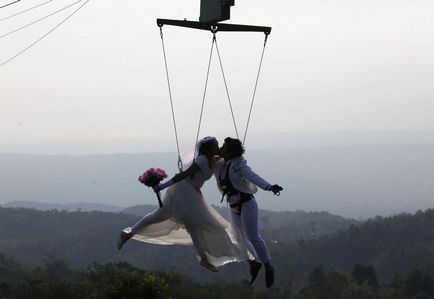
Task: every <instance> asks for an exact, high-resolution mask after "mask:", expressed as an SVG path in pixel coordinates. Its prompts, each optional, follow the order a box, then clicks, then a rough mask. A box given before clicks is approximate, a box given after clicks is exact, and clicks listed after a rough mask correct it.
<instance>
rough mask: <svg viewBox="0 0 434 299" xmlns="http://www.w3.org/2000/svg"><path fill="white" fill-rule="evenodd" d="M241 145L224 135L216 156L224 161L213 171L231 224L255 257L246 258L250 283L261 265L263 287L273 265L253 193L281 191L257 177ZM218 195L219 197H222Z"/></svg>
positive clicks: (270, 280)
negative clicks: (262, 190) (261, 190)
mask: <svg viewBox="0 0 434 299" xmlns="http://www.w3.org/2000/svg"><path fill="white" fill-rule="evenodd" d="M243 153H244V148H243V145H242V143H241V141H240V140H239V139H234V138H230V137H227V138H226V139H225V142H224V144H223V146H222V147H221V148H220V156H221V157H222V158H223V159H224V164H223V165H222V166H221V167H220V168H219V169H218V170H217V171H218V173H216V177H217V181H218V185H219V187H220V189H221V191H222V192H223V198H224V197H225V196H226V200H227V202H228V204H229V206H230V207H231V224H232V226H233V228H234V230H235V232H236V234H237V237H238V239H239V240H241V241H242V242H245V243H246V245H247V247H248V248H249V250H250V251H251V252H252V254H253V255H254V256H255V259H254V260H250V261H249V264H250V275H251V280H250V284H252V283H253V281H254V280H255V279H256V277H257V275H258V273H259V270H260V269H261V267H262V264H264V266H265V286H266V287H267V288H269V287H271V285H272V284H273V282H274V268H273V266H272V265H271V263H270V261H271V257H270V253H269V250H268V247H267V244H265V241H264V239H262V237H261V235H260V234H259V231H258V205H257V204H256V200H255V197H254V196H253V194H254V193H256V191H257V190H258V188H257V186H258V187H260V188H261V189H264V190H267V191H272V192H273V193H274V194H277V195H278V194H279V192H280V191H282V190H283V188H282V187H280V186H279V185H272V184H270V183H268V182H267V181H266V180H264V179H263V178H261V177H260V176H259V175H257V174H256V173H255V172H253V171H252V169H251V168H250V167H249V166H247V161H246V160H245V159H244V158H243V156H242V155H243ZM223 198H222V200H223ZM257 260H259V262H258V261H257Z"/></svg>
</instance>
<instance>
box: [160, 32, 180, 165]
mask: <svg viewBox="0 0 434 299" xmlns="http://www.w3.org/2000/svg"><path fill="white" fill-rule="evenodd" d="M158 26H159V27H160V37H161V46H162V48H163V56H164V66H165V68H166V78H167V87H168V88H169V98H170V107H171V109H172V121H173V129H174V131H175V140H176V149H177V151H178V169H179V170H182V160H181V152H180V151H179V140H178V130H177V128H176V118H175V109H174V108H173V98H172V89H171V88H170V78H169V68H168V66H167V57H166V48H165V46H164V37H163V25H161V26H160V25H158Z"/></svg>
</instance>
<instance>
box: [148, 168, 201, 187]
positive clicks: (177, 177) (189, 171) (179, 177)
mask: <svg viewBox="0 0 434 299" xmlns="http://www.w3.org/2000/svg"><path fill="white" fill-rule="evenodd" d="M199 169H200V168H199V165H197V164H196V163H193V164H191V166H190V167H189V168H188V169H186V170H185V171H181V172H180V173H177V174H176V175H174V176H173V178H171V179H170V180H168V181H167V182H165V183H162V184H158V185H157V186H155V187H154V190H155V192H158V191H161V190H163V189H166V188H167V187H169V186H172V185H173V184H176V183H178V182H180V181H182V180H185V179H186V178H188V177H189V176H191V175H192V174H193V173H194V172H196V171H197V170H199Z"/></svg>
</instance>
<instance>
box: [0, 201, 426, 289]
mask: <svg viewBox="0 0 434 299" xmlns="http://www.w3.org/2000/svg"><path fill="white" fill-rule="evenodd" d="M147 208H151V207H147ZM140 209H146V207H136V209H135V210H137V212H138V210H140ZM142 212H143V211H142ZM223 212H224V210H223ZM261 212H262V214H261V215H262V216H261V217H262V218H261V225H262V233H263V235H264V237H265V239H266V241H267V242H268V244H269V246H270V250H271V252H272V256H273V263H274V265H275V266H276V276H277V277H278V279H277V283H276V287H278V288H281V289H282V290H290V289H292V290H294V289H295V290H298V289H300V288H301V287H302V286H303V285H305V283H306V278H307V277H308V274H309V272H310V271H311V270H312V269H313V268H315V267H316V266H319V265H321V266H322V267H323V269H324V271H325V273H328V272H330V271H344V272H346V273H350V272H351V271H352V269H353V267H354V265H355V264H363V265H372V266H373V267H374V269H375V272H376V275H377V276H378V280H379V281H380V282H386V281H390V280H391V279H392V278H393V277H394V275H395V274H397V273H398V274H402V275H404V274H405V273H408V272H409V271H411V269H412V268H413V267H415V266H418V265H422V266H424V265H425V266H426V265H434V229H433V227H434V210H432V209H430V210H426V211H424V212H422V211H421V212H417V213H415V214H400V215H396V216H393V217H387V218H382V217H377V218H375V219H370V220H368V221H365V222H361V223H358V222H355V221H354V220H346V219H343V218H341V217H337V216H333V215H330V214H327V213H306V212H280V213H277V212H267V211H261ZM264 217H265V218H264ZM137 219H138V216H134V215H130V214H126V213H103V212H65V211H55V210H53V211H45V212H44V211H36V210H29V209H10V208H1V209H0V252H3V253H5V254H7V255H8V256H11V257H13V258H17V259H19V260H20V261H23V262H25V263H27V264H31V265H40V264H41V261H43V260H44V259H46V258H55V259H59V260H61V261H64V262H65V263H66V264H67V265H70V266H71V267H74V268H86V267H88V266H90V265H92V264H93V263H100V264H106V263H117V262H128V263H130V264H131V265H133V266H135V267H139V268H141V269H145V270H147V271H174V272H177V273H180V274H182V275H186V276H187V277H188V278H189V279H193V280H194V281H197V282H205V281H208V282H211V281H215V280H216V279H217V280H225V281H242V280H245V279H247V278H248V272H247V267H246V265H244V264H229V265H227V266H225V267H223V268H222V269H221V272H219V273H210V272H209V271H207V270H205V269H203V268H202V267H200V266H199V265H198V263H197V260H196V257H195V252H194V250H193V249H192V248H191V247H189V246H156V245H149V244H144V243H140V242H135V241H134V242H128V243H127V244H126V246H125V248H124V249H123V250H122V251H120V252H119V251H118V250H117V249H116V246H115V243H116V239H117V237H118V232H119V230H120V229H121V228H123V227H126V226H129V225H131V224H132V223H134V222H135V221H136V220H137ZM294 240H295V241H294ZM10 275H12V276H13V275H16V274H14V272H13V271H12V272H11V274H10ZM324 275H326V274H324ZM262 279H263V277H262V276H260V277H259V278H258V280H259V281H260V280H262ZM261 285H262V284H259V286H261Z"/></svg>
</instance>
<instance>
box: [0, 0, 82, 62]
mask: <svg viewBox="0 0 434 299" xmlns="http://www.w3.org/2000/svg"><path fill="white" fill-rule="evenodd" d="M89 1H90V0H86V2H84V3H83V4H82V5H80V7H78V8H77V9H76V10H74V11H73V12H72V13H71V14H69V15H68V16H67V17H66V18H65V19H63V20H62V21H61V22H60V23H58V24H57V25H56V26H54V27H53V28H52V29H50V30H49V31H48V32H47V33H45V34H44V35H43V36H41V37H40V38H38V39H37V40H36V41H34V42H33V43H31V44H30V45H29V46H27V47H26V48H24V49H23V50H21V51H20V52H18V53H17V54H15V55H14V56H12V57H11V58H9V59H7V60H6V61H4V62H2V63H0V67H2V66H4V65H5V64H7V63H9V62H10V61H12V60H13V59H15V58H17V57H18V56H20V55H21V54H23V53H24V52H26V51H27V50H29V49H30V48H31V47H33V46H34V45H36V44H37V43H38V42H40V41H41V40H43V39H44V38H45V37H47V35H49V34H50V33H51V32H53V31H54V30H56V29H57V28H59V27H60V26H61V25H62V24H63V23H65V22H66V21H67V20H69V19H70V18H71V17H72V16H73V15H74V14H75V13H76V12H78V11H79V10H80V9H81V8H82V7H83V6H85V5H86V4H87V3H88V2H89Z"/></svg>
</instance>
